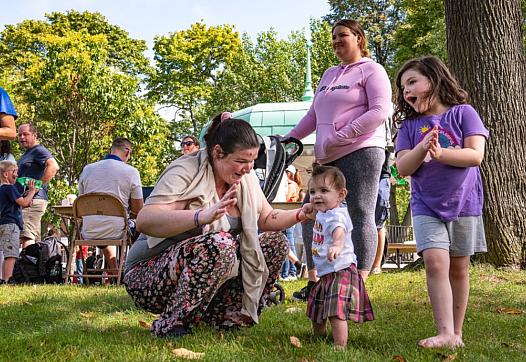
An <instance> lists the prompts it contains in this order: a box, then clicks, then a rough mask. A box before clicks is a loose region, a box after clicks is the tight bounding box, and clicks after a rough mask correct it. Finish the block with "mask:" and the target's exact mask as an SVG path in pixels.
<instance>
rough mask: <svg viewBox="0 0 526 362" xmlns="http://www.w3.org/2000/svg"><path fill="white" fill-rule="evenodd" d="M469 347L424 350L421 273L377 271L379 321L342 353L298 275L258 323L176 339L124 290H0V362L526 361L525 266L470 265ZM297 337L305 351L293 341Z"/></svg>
mask: <svg viewBox="0 0 526 362" xmlns="http://www.w3.org/2000/svg"><path fill="white" fill-rule="evenodd" d="M471 281H472V284H471V297H470V302H469V306H468V312H467V316H466V322H465V327H464V341H465V343H466V347H465V348H463V349H460V350H456V351H449V350H424V349H421V348H418V347H417V345H416V342H417V341H418V339H420V338H422V337H427V336H430V335H432V334H433V333H434V326H433V320H432V315H431V308H430V305H429V302H428V298H427V292H426V286H425V275H424V272H423V271H416V272H390V273H383V274H380V275H373V276H371V277H370V278H369V279H368V280H367V283H366V285H367V289H368V292H369V295H370V297H371V300H372V303H373V307H374V309H375V314H376V320H375V321H373V322H369V323H365V324H363V325H357V324H354V323H352V322H351V323H349V342H348V347H347V350H345V351H335V350H334V349H333V347H332V338H330V337H329V338H327V339H315V338H314V337H313V336H312V334H311V329H310V322H309V320H308V319H307V317H306V316H305V312H304V311H305V306H306V305H305V304H304V303H300V302H293V301H292V300H290V296H291V295H292V292H293V291H294V290H297V289H299V288H300V287H302V286H303V285H304V281H297V282H287V283H283V285H284V286H285V289H286V294H287V300H286V301H285V303H284V304H283V305H280V306H274V307H271V308H267V309H266V310H265V311H264V312H263V314H262V316H261V321H260V324H259V325H257V326H255V327H253V328H248V329H243V330H238V331H234V332H225V333H220V332H217V331H215V330H213V329H210V328H207V327H200V328H197V329H195V330H194V333H193V334H191V335H188V336H185V337H184V338H182V339H180V340H174V339H157V338H152V337H151V336H150V332H149V330H148V329H147V327H148V325H149V324H150V323H151V322H152V321H153V320H154V319H155V318H156V316H155V315H153V314H150V313H147V312H143V311H141V310H138V309H136V308H135V307H134V306H133V304H132V303H131V300H130V298H129V297H128V296H127V294H126V292H125V290H124V288H114V287H90V288H84V287H77V286H64V285H60V286H53V285H49V286H48V285H38V286H23V287H18V286H17V287H13V286H0V361H169V360H175V356H174V354H173V352H172V350H173V349H175V348H181V347H183V348H186V349H189V350H192V351H195V352H202V353H204V356H203V357H202V358H201V360H202V361H222V362H223V361H250V362H255V361H265V362H270V361H305V362H310V361H392V360H396V361H451V360H455V361H524V360H525V358H526V357H525V356H526V312H525V311H526V271H521V272H511V271H501V270H495V269H493V268H491V267H487V266H475V267H473V268H472V269H471ZM291 336H295V337H297V338H298V339H299V341H300V342H301V347H299V348H298V347H295V346H293V345H292V344H291V342H290V337H291Z"/></svg>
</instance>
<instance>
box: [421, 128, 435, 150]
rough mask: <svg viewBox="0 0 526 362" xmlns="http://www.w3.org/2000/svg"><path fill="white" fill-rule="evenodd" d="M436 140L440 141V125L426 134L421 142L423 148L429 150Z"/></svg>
mask: <svg viewBox="0 0 526 362" xmlns="http://www.w3.org/2000/svg"><path fill="white" fill-rule="evenodd" d="M435 141H436V142H438V126H434V127H433V129H432V130H431V131H429V132H428V133H427V134H426V135H425V137H424V139H423V140H422V142H420V144H421V145H422V149H423V150H424V151H425V152H427V151H429V149H430V148H431V145H432V143H433V142H435Z"/></svg>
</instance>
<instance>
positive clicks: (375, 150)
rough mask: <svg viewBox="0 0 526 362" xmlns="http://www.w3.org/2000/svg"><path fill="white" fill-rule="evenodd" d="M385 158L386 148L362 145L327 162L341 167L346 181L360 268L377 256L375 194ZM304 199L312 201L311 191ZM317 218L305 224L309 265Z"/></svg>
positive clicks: (303, 233) (304, 237) (370, 264)
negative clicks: (345, 154) (358, 148)
mask: <svg viewBox="0 0 526 362" xmlns="http://www.w3.org/2000/svg"><path fill="white" fill-rule="evenodd" d="M384 161H385V151H384V150H383V148H379V147H368V148H362V149H360V150H358V151H355V152H353V153H351V154H348V155H347V156H343V157H342V158H340V159H337V160H336V161H333V162H330V163H328V164H327V166H335V167H337V168H338V169H340V170H341V171H342V172H343V174H344V176H345V179H346V181H347V191H348V193H347V198H346V201H347V208H348V210H349V215H350V216H351V221H352V224H353V230H352V241H353V244H354V252H355V254H356V258H357V261H358V269H359V270H367V271H368V270H370V269H371V267H372V265H373V262H374V258H375V256H376V246H377V244H378V234H377V231H376V224H375V221H374V211H375V207H376V198H377V196H378V180H380V171H381V169H382V164H383V163H384ZM304 202H305V203H306V202H309V193H308V192H307V194H306V195H305V200H304ZM313 227H314V221H308V222H305V224H304V225H303V228H302V229H303V231H302V235H303V245H305V256H306V259H307V268H308V269H309V270H311V269H314V268H315V266H314V261H313V259H312V228H313Z"/></svg>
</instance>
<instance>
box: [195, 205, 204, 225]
mask: <svg viewBox="0 0 526 362" xmlns="http://www.w3.org/2000/svg"><path fill="white" fill-rule="evenodd" d="M201 211H203V209H199V210H197V211H196V212H195V214H194V225H195V227H196V228H202V227H203V225H201V224H199V213H200V212H201Z"/></svg>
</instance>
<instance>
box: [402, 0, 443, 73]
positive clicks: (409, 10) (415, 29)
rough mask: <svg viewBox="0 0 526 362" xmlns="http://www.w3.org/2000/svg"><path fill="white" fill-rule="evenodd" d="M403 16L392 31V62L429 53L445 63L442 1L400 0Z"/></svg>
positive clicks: (403, 60)
mask: <svg viewBox="0 0 526 362" xmlns="http://www.w3.org/2000/svg"><path fill="white" fill-rule="evenodd" d="M402 8H403V11H404V12H405V14H406V16H405V19H404V22H402V23H400V24H399V26H398V27H397V29H396V33H395V45H396V48H397V51H396V54H395V57H394V63H395V66H396V68H399V67H400V66H401V65H402V64H403V63H404V62H405V61H407V60H409V59H411V58H415V57H418V56H421V55H427V54H433V55H436V56H438V57H439V58H441V59H442V60H443V61H445V62H447V49H446V22H445V16H444V2H443V0H403V1H402Z"/></svg>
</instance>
